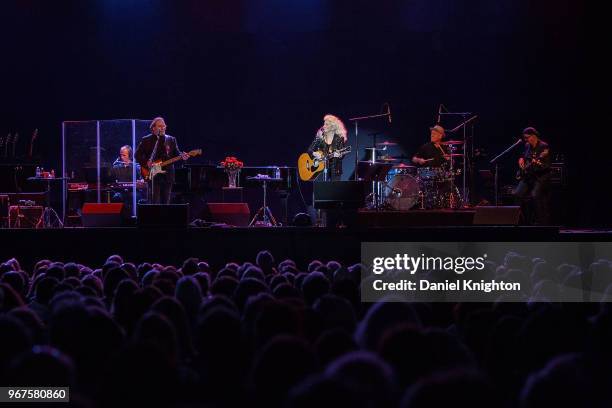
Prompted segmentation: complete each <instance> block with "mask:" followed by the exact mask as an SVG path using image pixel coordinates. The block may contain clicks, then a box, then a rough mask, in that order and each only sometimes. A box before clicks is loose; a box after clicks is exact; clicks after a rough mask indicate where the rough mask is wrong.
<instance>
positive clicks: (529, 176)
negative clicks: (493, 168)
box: [514, 127, 551, 225]
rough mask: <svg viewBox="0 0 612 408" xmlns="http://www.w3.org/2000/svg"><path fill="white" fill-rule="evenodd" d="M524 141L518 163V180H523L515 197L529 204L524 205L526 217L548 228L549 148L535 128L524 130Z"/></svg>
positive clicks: (515, 192) (517, 188)
mask: <svg viewBox="0 0 612 408" xmlns="http://www.w3.org/2000/svg"><path fill="white" fill-rule="evenodd" d="M523 139H524V140H525V142H526V143H525V152H524V154H523V155H522V156H521V157H520V158H519V160H518V165H519V171H518V173H517V178H518V179H519V180H520V181H519V184H518V186H517V187H516V189H515V190H514V194H515V195H516V197H518V198H519V199H521V200H522V201H523V202H524V204H527V205H525V206H524V209H525V210H526V211H525V215H526V216H527V218H528V219H529V220H532V223H534V224H536V225H547V224H549V222H550V211H549V194H550V164H551V155H550V148H549V146H548V143H546V142H545V141H543V140H541V139H540V133H539V132H538V131H537V130H536V129H535V128H533V127H528V128H526V129H524V130H523ZM528 198H531V201H532V208H533V211H530V210H531V208H529V206H528V204H529V203H526V202H525V201H527V200H526V199H528ZM529 215H531V216H529Z"/></svg>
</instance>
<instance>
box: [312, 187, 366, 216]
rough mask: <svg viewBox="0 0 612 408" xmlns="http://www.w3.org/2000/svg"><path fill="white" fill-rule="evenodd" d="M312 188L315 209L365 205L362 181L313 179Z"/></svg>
mask: <svg viewBox="0 0 612 408" xmlns="http://www.w3.org/2000/svg"><path fill="white" fill-rule="evenodd" d="M313 189H314V207H315V208H317V209H342V210H356V209H359V208H363V207H364V206H365V192H366V188H365V182H364V181H320V182H316V181H315V182H314V184H313Z"/></svg>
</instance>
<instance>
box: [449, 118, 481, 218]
mask: <svg viewBox="0 0 612 408" xmlns="http://www.w3.org/2000/svg"><path fill="white" fill-rule="evenodd" d="M471 114H472V112H440V115H453V116H461V117H462V118H463V122H461V123H460V124H459V125H457V126H456V127H455V128H453V129H451V130H449V131H448V132H449V133H452V132H455V131H457V130H458V129H459V128H461V127H463V174H462V181H463V185H462V189H463V191H462V192H461V193H462V194H461V195H462V196H463V197H462V199H463V205H464V206H465V205H466V204H467V203H469V202H470V201H469V200H468V196H467V162H468V145H467V126H466V125H467V124H468V123H470V122H471V121H473V120H474V119H476V118H477V117H478V115H474V116H472V117H471V118H470V119H466V118H467V117H468V116H469V115H471Z"/></svg>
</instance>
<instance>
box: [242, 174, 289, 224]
mask: <svg viewBox="0 0 612 408" xmlns="http://www.w3.org/2000/svg"><path fill="white" fill-rule="evenodd" d="M247 180H253V181H258V182H260V183H261V184H262V187H263V206H262V207H261V208H260V209H259V210H257V213H255V216H254V217H253V219H252V220H251V222H250V223H249V227H252V226H254V225H259V226H262V227H277V226H278V225H279V224H278V223H277V222H276V219H275V218H274V215H272V211H270V208H268V203H267V187H268V182H278V181H282V179H281V178H274V177H270V176H268V175H267V174H258V175H256V176H253V177H248V178H247Z"/></svg>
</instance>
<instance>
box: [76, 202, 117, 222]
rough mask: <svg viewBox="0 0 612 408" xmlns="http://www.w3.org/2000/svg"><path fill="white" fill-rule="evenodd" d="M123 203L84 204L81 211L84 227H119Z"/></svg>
mask: <svg viewBox="0 0 612 408" xmlns="http://www.w3.org/2000/svg"><path fill="white" fill-rule="evenodd" d="M122 210H123V203H85V204H83V209H82V210H81V220H82V222H83V226H84V227H120V226H121V211H122Z"/></svg>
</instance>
